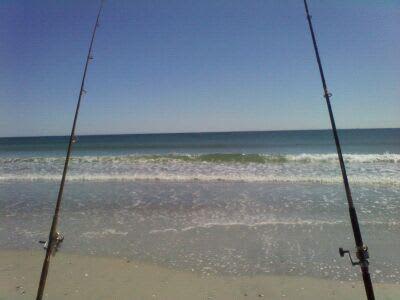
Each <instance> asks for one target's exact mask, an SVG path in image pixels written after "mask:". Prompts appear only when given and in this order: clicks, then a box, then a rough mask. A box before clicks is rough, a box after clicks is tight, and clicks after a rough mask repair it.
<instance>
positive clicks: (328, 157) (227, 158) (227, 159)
mask: <svg viewBox="0 0 400 300" xmlns="http://www.w3.org/2000/svg"><path fill="white" fill-rule="evenodd" d="M344 159H345V161H346V162H348V163H392V164H400V154H394V153H384V154H345V155H344ZM63 161H64V157H16V158H15V157H14V158H7V157H6V158H5V157H3V158H0V163H1V164H16V163H35V164H41V163H42V164H49V163H61V162H63ZM72 162H76V163H80V164H81V163H117V164H118V163H126V164H129V163H146V162H150V163H168V162H188V163H221V164H232V163H241V164H249V163H254V164H271V163H272V164H273V163H276V164H279V163H337V154H336V153H328V154H318V153H317V154H311V153H303V154H242V153H213V154H165V155H117V156H77V157H73V158H72Z"/></svg>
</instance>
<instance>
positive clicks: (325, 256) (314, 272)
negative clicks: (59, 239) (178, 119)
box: [0, 129, 400, 283]
mask: <svg viewBox="0 0 400 300" xmlns="http://www.w3.org/2000/svg"><path fill="white" fill-rule="evenodd" d="M339 135H340V138H341V140H342V144H343V152H344V158H345V162H346V165H347V168H348V175H349V180H350V184H351V187H352V191H353V197H354V202H355V205H356V208H357V211H358V214H359V220H360V224H361V230H362V233H363V235H364V240H365V242H366V243H367V244H368V246H369V248H370V254H371V260H370V262H371V272H372V277H373V280H374V281H377V282H391V283H399V282H400V258H399V256H398V253H400V176H399V175H400V129H368V130H367V129H363V130H341V131H340V132H339ZM67 143H68V138H67V137H27V138H2V139H0V220H1V222H0V248H1V249H39V248H40V244H38V243H37V241H38V240H41V239H46V237H47V236H48V230H49V228H50V224H51V217H52V213H53V210H54V204H55V200H56V196H57V191H58V185H59V181H60V178H61V173H62V168H63V164H64V156H65V152H66V146H67ZM59 230H60V231H61V232H63V234H64V235H65V241H64V243H63V245H62V251H69V252H74V253H81V254H93V255H111V256H117V257H129V258H133V259H139V260H146V261H152V262H156V263H160V264H163V265H166V266H168V267H173V268H181V269H188V270H194V271H197V272H200V273H202V274H229V275H254V274H272V275H273V274H284V275H305V276H315V277H321V278H331V279H337V280H359V279H360V278H359V270H358V268H355V267H352V266H351V265H350V263H349V262H348V261H347V258H346V259H342V258H340V257H339V254H338V248H339V247H340V246H343V247H345V248H348V249H350V250H353V249H354V239H353V235H352V230H351V225H350V221H349V216H348V210H347V203H346V197H345V193H344V189H343V186H342V178H341V173H340V168H339V164H338V160H337V155H336V152H335V146H334V142H333V138H332V134H331V132H330V131H329V130H316V131H275V132H229V133H184V134H142V135H110V136H78V138H77V143H76V144H75V145H74V151H73V157H72V160H71V163H70V168H69V172H68V176H67V184H66V187H65V192H64V199H63V203H62V210H61V221H60V226H59Z"/></svg>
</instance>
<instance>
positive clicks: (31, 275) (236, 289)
mask: <svg viewBox="0 0 400 300" xmlns="http://www.w3.org/2000/svg"><path fill="white" fill-rule="evenodd" d="M43 257H44V252H39V251H36V252H28V251H0V299H2V300H3V299H7V300H8V299H34V296H35V293H36V289H37V283H38V279H39V275H40V269H41V265H42V259H43ZM357 271H358V270H357ZM375 289H376V294H377V299H381V300H383V299H393V300H399V299H400V286H399V285H390V284H376V285H375ZM45 293H46V296H45V299H118V300H123V299H130V300H134V299H138V300H145V299H152V300H154V299H166V300H167V299H168V300H179V299H296V300H301V299H307V300H310V299H311V300H312V299H324V300H329V299H352V300H353V299H365V295H364V290H363V286H362V284H361V282H357V283H352V282H338V281H333V280H323V279H315V278H309V277H295V276H268V275H265V276H253V277H249V276H243V277H220V276H214V275H210V276H200V275H199V274H197V273H195V272H184V271H179V270H172V269H168V268H164V267H159V266H156V265H153V264H148V263H147V264H146V263H142V262H135V261H129V260H124V259H116V258H108V257H97V256H79V255H72V254H65V253H58V254H57V255H56V257H55V258H52V264H51V266H50V272H49V276H48V280H47V286H46V290H45Z"/></svg>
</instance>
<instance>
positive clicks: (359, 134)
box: [0, 129, 400, 156]
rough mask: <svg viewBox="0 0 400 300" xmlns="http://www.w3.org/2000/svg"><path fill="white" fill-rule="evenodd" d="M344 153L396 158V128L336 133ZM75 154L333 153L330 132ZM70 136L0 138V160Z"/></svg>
mask: <svg viewBox="0 0 400 300" xmlns="http://www.w3.org/2000/svg"><path fill="white" fill-rule="evenodd" d="M339 135H340V138H341V141H342V144H343V149H344V151H345V152H347V153H359V154H383V153H396V154H399V153H400V129H348V130H340V131H339ZM78 140H79V142H78V143H77V144H76V146H75V150H74V151H75V154H77V155H125V154H168V153H188V154H189V153H190V154H193V153H195V154H199V153H253V154H254V153H257V154H258V153H261V154H301V153H310V154H312V153H321V154H323V153H333V152H335V147H334V144H333V139H332V133H331V131H330V130H298V131H256V132H221V133H178V134H132V135H97V136H79V137H78ZM67 142H68V137H21V138H0V156H30V155H31V156H48V155H63V154H64V153H65V148H66V145H67Z"/></svg>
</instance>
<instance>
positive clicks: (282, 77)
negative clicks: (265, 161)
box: [0, 0, 400, 136]
mask: <svg viewBox="0 0 400 300" xmlns="http://www.w3.org/2000/svg"><path fill="white" fill-rule="evenodd" d="M98 3H99V2H98V1H50V0H49V1H45V0H43V1H22V0H13V1H11V0H9V1H7V0H3V1H1V3H0V40H1V43H0V69H1V70H2V71H1V72H0V136H31V135H65V134H69V131H70V127H71V123H72V117H73V111H74V108H75V105H76V100H77V96H78V91H79V85H80V80H81V76H82V69H83V64H84V60H85V56H86V52H87V48H88V44H89V39H90V34H91V29H92V26H93V22H94V20H95V17H96V13H97V8H98ZM309 6H310V10H311V14H312V15H313V22H314V26H315V30H316V33H317V38H318V43H319V47H320V52H321V56H322V61H323V64H324V68H325V73H326V78H327V81H328V86H329V89H330V91H331V92H332V93H333V100H332V102H333V108H334V112H335V116H336V119H337V125H338V127H339V128H371V127H400V118H399V116H400V102H399V100H400V85H399V78H400V57H399V56H400V38H399V37H400V1H344V0H343V1H327V0H325V1H320V0H318V1H317V0H310V1H309ZM100 22H101V26H100V28H99V30H98V33H97V37H96V41H95V45H94V56H95V59H94V61H93V63H91V65H90V66H89V71H88V79H87V82H86V90H87V91H88V94H87V96H85V98H84V101H83V103H82V108H81V114H80V118H79V122H78V132H79V134H112V133H147V132H188V131H236V130H282V129H318V128H329V120H328V115H327V110H326V105H325V103H324V99H323V98H322V89H321V83H320V79H319V74H318V69H317V65H316V61H315V58H314V53H313V49H312V44H311V39H310V36H309V32H308V27H307V23H306V19H305V13H304V7H303V3H302V1H301V0H298V1H297V0H296V1H295V0H290V1H289V0H286V1H281V0H275V1H272V0H271V1H265V0H260V1H254V0H246V1H234V0H229V1H218V0H217V1H216V0H213V1H205V0H204V1H190V0H185V1H183V0H182V1H162V0H159V1H150V0H148V1H147V0H146V1H144V0H143V1H128V0H125V1H124V0H118V1H116V0H115V1H111V0H108V1H106V3H105V7H104V11H103V14H102V17H101V20H100Z"/></svg>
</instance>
